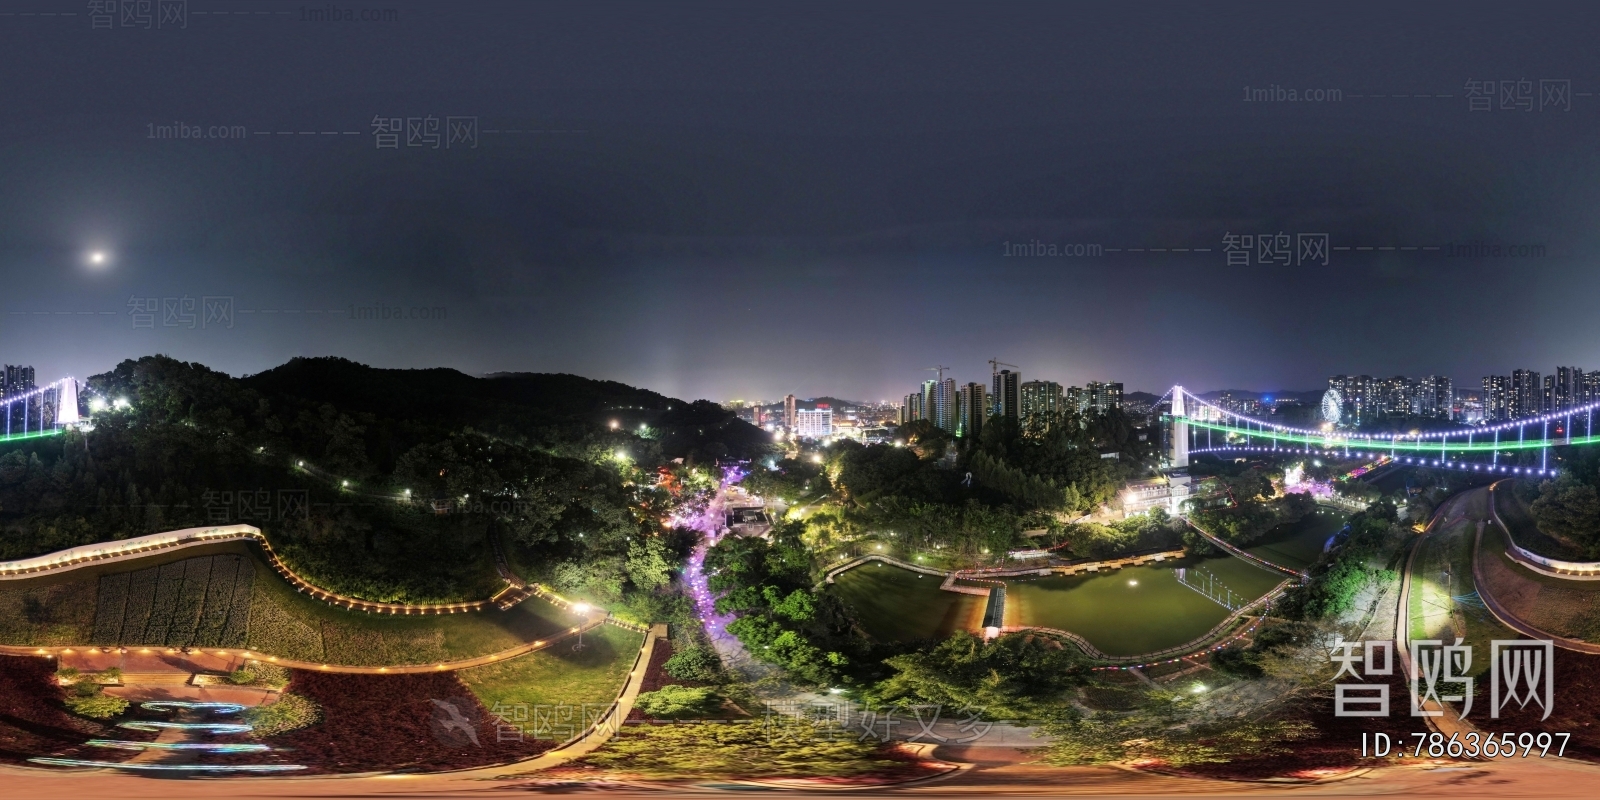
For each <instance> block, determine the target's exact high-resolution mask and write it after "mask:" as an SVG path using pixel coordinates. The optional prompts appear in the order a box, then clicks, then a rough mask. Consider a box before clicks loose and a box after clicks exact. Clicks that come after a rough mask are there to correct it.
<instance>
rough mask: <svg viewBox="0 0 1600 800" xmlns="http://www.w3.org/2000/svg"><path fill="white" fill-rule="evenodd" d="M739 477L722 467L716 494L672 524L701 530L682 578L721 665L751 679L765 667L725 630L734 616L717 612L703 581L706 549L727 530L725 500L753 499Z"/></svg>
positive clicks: (760, 673)
mask: <svg viewBox="0 0 1600 800" xmlns="http://www.w3.org/2000/svg"><path fill="white" fill-rule="evenodd" d="M742 477H744V476H743V474H742V473H740V472H739V471H738V469H737V468H727V469H725V470H724V471H723V478H722V485H721V486H719V487H718V489H717V494H716V496H715V497H713V498H712V500H711V502H710V503H707V504H706V508H705V510H704V511H702V512H700V513H699V514H695V515H692V516H681V517H674V518H673V520H672V524H673V525H674V526H676V527H680V528H691V529H693V530H696V531H699V532H700V534H701V538H700V543H699V544H697V545H695V548H694V552H692V553H690V554H689V559H688V562H687V564H686V565H685V567H684V571H683V580H684V583H685V584H686V585H687V586H688V587H689V593H690V594H691V595H692V596H693V597H694V604H695V612H696V614H697V615H698V616H699V617H700V622H701V624H702V625H703V626H704V627H705V631H706V636H707V637H709V638H710V639H711V644H712V646H713V647H715V648H716V650H717V655H719V656H721V657H722V663H723V664H724V665H726V666H727V667H728V668H729V669H731V670H734V671H737V672H739V673H740V674H742V675H744V676H745V677H746V678H747V679H752V680H753V679H755V678H758V677H760V676H761V675H762V674H764V673H765V672H767V671H768V670H769V668H768V667H767V666H766V665H764V664H761V663H760V662H758V661H756V660H755V659H753V658H751V657H750V653H749V651H747V650H745V648H744V644H743V643H741V642H740V641H739V640H738V639H737V638H735V637H734V636H732V635H731V634H729V633H728V623H730V622H732V621H733V620H734V616H733V615H731V614H718V613H717V610H716V596H715V595H713V594H712V592H711V588H710V587H709V586H708V585H707V582H706V572H705V563H706V551H707V550H709V549H711V548H712V547H713V546H715V545H716V543H717V542H718V541H721V539H722V536H723V535H724V534H725V533H726V532H727V528H726V526H725V525H724V524H723V520H724V519H725V514H726V510H727V508H728V506H729V500H735V501H737V502H739V503H741V504H749V503H753V502H754V500H753V499H752V498H751V497H750V496H749V495H747V494H745V492H744V491H743V490H741V489H740V488H739V487H738V482H739V479H740V478H742Z"/></svg>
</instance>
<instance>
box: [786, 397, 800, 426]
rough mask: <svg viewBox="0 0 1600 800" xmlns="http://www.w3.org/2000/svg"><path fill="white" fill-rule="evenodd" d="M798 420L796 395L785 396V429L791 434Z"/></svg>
mask: <svg viewBox="0 0 1600 800" xmlns="http://www.w3.org/2000/svg"><path fill="white" fill-rule="evenodd" d="M797 422H798V420H797V419H796V417H795V408H794V395H792V394H791V395H785V396H784V398H783V427H784V429H785V430H788V431H790V432H791V433H792V432H793V431H794V429H795V424H796V423H797Z"/></svg>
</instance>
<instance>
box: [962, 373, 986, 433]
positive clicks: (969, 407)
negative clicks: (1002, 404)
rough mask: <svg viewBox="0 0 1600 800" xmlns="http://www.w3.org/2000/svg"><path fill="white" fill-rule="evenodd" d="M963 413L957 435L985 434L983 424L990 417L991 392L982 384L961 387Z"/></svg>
mask: <svg viewBox="0 0 1600 800" xmlns="http://www.w3.org/2000/svg"><path fill="white" fill-rule="evenodd" d="M960 404H961V412H960V418H959V419H958V421H957V430H956V435H958V436H977V435H978V434H979V433H982V432H983V422H984V420H985V419H987V418H988V416H989V392H988V390H986V389H985V388H984V386H983V384H981V383H969V384H967V385H965V386H963V387H961V392H960Z"/></svg>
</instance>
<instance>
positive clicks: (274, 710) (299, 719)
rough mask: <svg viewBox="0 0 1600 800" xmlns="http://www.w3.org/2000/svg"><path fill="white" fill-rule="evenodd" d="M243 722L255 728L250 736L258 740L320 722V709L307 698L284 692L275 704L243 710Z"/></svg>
mask: <svg viewBox="0 0 1600 800" xmlns="http://www.w3.org/2000/svg"><path fill="white" fill-rule="evenodd" d="M244 720H245V722H247V723H249V724H251V725H253V726H255V728H254V729H253V730H251V731H250V735H251V736H254V737H256V738H258V739H260V738H264V737H267V736H276V735H278V734H280V733H288V732H289V731H293V730H299V729H300V728H304V727H306V726H308V725H315V724H317V723H318V722H321V721H322V707H321V706H319V705H317V704H316V702H315V701H313V700H312V699H311V698H309V697H305V696H303V695H298V694H290V693H288V692H284V693H283V694H282V695H279V696H278V700H277V702H275V703H269V704H267V705H264V706H256V707H255V708H247V709H245V711H244Z"/></svg>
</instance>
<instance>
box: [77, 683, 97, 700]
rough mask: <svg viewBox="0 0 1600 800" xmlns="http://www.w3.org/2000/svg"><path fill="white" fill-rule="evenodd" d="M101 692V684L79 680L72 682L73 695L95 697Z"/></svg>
mask: <svg viewBox="0 0 1600 800" xmlns="http://www.w3.org/2000/svg"><path fill="white" fill-rule="evenodd" d="M99 693H100V684H98V683H90V682H89V681H78V682H77V683H74V684H72V696H73V697H94V696H95V695H97V694H99Z"/></svg>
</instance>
